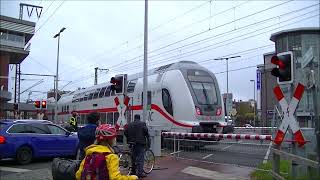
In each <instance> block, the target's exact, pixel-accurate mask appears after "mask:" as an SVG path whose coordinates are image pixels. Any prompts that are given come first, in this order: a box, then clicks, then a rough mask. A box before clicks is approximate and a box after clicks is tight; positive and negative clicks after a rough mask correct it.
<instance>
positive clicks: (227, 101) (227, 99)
mask: <svg viewBox="0 0 320 180" xmlns="http://www.w3.org/2000/svg"><path fill="white" fill-rule="evenodd" d="M228 60H229V58H226V62H227V98H226V111H227V112H226V115H227V122H229V114H228V112H229V109H228V106H227V103H229V61H228Z"/></svg>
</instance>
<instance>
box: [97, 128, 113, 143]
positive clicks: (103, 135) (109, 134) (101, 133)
mask: <svg viewBox="0 0 320 180" xmlns="http://www.w3.org/2000/svg"><path fill="white" fill-rule="evenodd" d="M116 136H117V130H116V128H114V127H113V126H112V125H110V124H101V125H100V126H98V127H97V129H96V139H97V141H103V140H108V139H112V138H114V137H116Z"/></svg>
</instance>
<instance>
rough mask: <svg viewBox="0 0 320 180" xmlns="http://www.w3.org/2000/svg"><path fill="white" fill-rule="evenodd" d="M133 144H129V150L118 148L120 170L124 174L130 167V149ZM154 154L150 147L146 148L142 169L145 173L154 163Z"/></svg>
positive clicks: (127, 172) (149, 170)
mask: <svg viewBox="0 0 320 180" xmlns="http://www.w3.org/2000/svg"><path fill="white" fill-rule="evenodd" d="M133 146H134V145H133V144H129V150H120V148H119V150H118V151H119V152H118V155H119V158H120V164H119V166H120V171H122V172H123V173H124V174H130V172H131V169H132V150H133ZM155 160H156V159H155V156H154V153H153V151H152V150H151V149H146V150H145V152H144V166H143V171H144V173H146V174H149V173H150V172H151V171H152V170H153V168H154V164H155Z"/></svg>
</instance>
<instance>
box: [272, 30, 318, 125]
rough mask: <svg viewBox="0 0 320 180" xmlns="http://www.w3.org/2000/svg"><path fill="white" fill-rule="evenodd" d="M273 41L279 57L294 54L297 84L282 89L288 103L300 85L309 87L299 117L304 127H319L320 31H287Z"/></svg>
mask: <svg viewBox="0 0 320 180" xmlns="http://www.w3.org/2000/svg"><path fill="white" fill-rule="evenodd" d="M270 40H271V41H273V42H275V50H276V53H281V52H287V51H292V52H293V60H294V83H293V84H292V85H290V84H288V85H281V89H282V91H283V93H284V95H285V97H286V100H287V102H290V101H291V98H292V94H293V93H292V92H293V91H294V88H295V87H296V86H297V84H298V83H302V84H303V85H304V86H305V91H304V94H303V97H302V99H301V101H300V103H299V105H298V107H297V110H296V116H297V120H298V122H299V124H300V126H301V127H315V121H314V118H315V116H316V114H315V112H319V108H320V106H319V105H318V104H319V102H320V91H319V85H320V84H319V81H320V80H319V78H320V74H319V73H320V72H319V69H320V63H319V54H320V52H319V51H320V28H318V27H317V28H298V29H289V30H284V31H280V32H277V33H274V34H272V35H271V37H270ZM271 79H272V78H271ZM316 110H317V111H316Z"/></svg>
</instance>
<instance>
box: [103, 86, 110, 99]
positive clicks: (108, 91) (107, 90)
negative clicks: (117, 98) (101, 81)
mask: <svg viewBox="0 0 320 180" xmlns="http://www.w3.org/2000/svg"><path fill="white" fill-rule="evenodd" d="M110 90H111V86H108V87H107V89H106V92H105V93H104V96H105V97H109V96H110Z"/></svg>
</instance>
